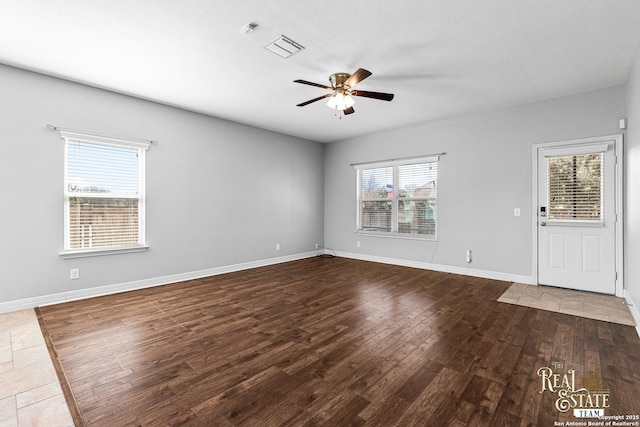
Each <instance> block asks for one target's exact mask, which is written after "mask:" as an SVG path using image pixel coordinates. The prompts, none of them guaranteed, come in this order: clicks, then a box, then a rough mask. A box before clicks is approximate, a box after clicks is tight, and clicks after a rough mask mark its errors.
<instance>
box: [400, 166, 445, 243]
mask: <svg viewBox="0 0 640 427" xmlns="http://www.w3.org/2000/svg"><path fill="white" fill-rule="evenodd" d="M437 177H438V163H437V162H427V163H417V164H407V165H399V166H398V188H399V194H398V232H399V233H405V234H425V235H435V232H436V222H435V219H436V201H437Z"/></svg>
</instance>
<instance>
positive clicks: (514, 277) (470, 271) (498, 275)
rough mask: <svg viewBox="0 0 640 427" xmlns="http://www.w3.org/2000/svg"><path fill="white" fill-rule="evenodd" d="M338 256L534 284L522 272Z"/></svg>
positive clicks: (385, 258)
mask: <svg viewBox="0 0 640 427" xmlns="http://www.w3.org/2000/svg"><path fill="white" fill-rule="evenodd" d="M336 255H337V256H340V257H344V258H352V259H359V260H361V261H372V262H380V263H383V264H393V265H401V266H403V267H414V268H421V269H423V270H434V271H441V272H444V273H453V274H461V275H463V276H473V277H482V278H483V279H493V280H503V281H505V282H517V283H524V284H527V285H531V284H533V277H531V276H524V275H520V274H511V273H503V272H499V271H488V270H478V269H475V268H466V267H456V266H452V265H442V264H432V263H429V262H423V261H411V260H406V259H399V258H388V257H379V256H374V255H363V254H355V253H350V252H337V253H336Z"/></svg>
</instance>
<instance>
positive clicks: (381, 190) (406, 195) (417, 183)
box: [356, 157, 438, 238]
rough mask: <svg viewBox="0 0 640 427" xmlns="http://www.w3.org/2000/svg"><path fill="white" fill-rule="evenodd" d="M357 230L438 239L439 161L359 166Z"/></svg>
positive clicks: (429, 159) (412, 161)
mask: <svg viewBox="0 0 640 427" xmlns="http://www.w3.org/2000/svg"><path fill="white" fill-rule="evenodd" d="M356 169H357V176H358V219H357V231H358V232H363V233H372V234H381V235H395V236H404V237H413V238H435V237H436V207H437V182H438V158H437V157H432V158H423V159H412V160H411V161H409V160H405V161H394V162H389V163H377V164H362V165H357V166H356Z"/></svg>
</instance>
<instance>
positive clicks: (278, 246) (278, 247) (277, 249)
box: [276, 243, 280, 251]
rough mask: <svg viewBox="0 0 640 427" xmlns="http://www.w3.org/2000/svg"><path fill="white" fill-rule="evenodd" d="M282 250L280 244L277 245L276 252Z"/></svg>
mask: <svg viewBox="0 0 640 427" xmlns="http://www.w3.org/2000/svg"><path fill="white" fill-rule="evenodd" d="M279 250H280V243H276V251H279Z"/></svg>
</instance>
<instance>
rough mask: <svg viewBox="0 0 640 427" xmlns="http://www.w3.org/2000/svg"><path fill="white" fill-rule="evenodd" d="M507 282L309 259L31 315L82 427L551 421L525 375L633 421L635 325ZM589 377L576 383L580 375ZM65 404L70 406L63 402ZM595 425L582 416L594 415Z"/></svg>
mask: <svg viewBox="0 0 640 427" xmlns="http://www.w3.org/2000/svg"><path fill="white" fill-rule="evenodd" d="M508 286H509V283H507V282H500V281H494V280H488V279H480V278H473V277H467V276H457V275H453V274H446V273H439V272H433V271H426V270H419V269H412V268H407V267H399V266H392V265H385V264H376V263H370V262H363V261H355V260H349V259H344V258H310V259H305V260H301V261H295V262H289V263H285V264H279V265H274V266H269V267H263V268H257V269H253V270H248V271H242V272H237V273H231V274H224V275H219V276H215V277H210V278H206V279H199V280H193V281H189V282H182V283H176V284H172V285H167V286H162V287H156V288H151V289H145V290H140V291H134V292H127V293H121V294H117V295H111V296H105V297H100V298H93V299H87V300H82V301H77V302H69V303H65V304H59V305H55V306H48V307H42V308H40V309H39V310H38V315H39V316H40V320H41V324H42V325H43V328H44V329H45V330H44V332H45V334H48V338H49V339H50V343H51V345H52V350H53V352H54V354H55V356H57V359H58V361H59V363H60V365H61V366H62V369H63V371H64V375H65V376H66V379H67V381H68V384H69V387H70V390H71V391H72V393H73V398H74V399H75V405H77V412H76V418H77V420H76V421H77V423H78V425H81V423H84V424H85V425H87V426H109V427H114V426H138V425H144V426H155V425H180V426H250V425H251V426H253V425H256V426H279V425H291V426H315V425H318V426H319V425H326V426H351V425H354V426H360V425H367V426H369V425H371V426H374V425H375V426H394V425H398V426H553V425H554V421H567V420H576V418H574V417H573V412H572V411H569V412H566V413H561V412H559V411H558V410H555V409H554V404H555V402H556V400H557V399H558V395H557V390H555V391H554V392H551V391H549V390H546V391H544V392H541V391H542V390H541V386H542V384H543V383H544V382H543V381H542V379H541V377H539V376H538V374H537V372H538V370H539V369H540V368H542V367H550V368H551V369H553V371H554V373H563V374H564V373H566V372H567V371H568V370H570V369H575V371H576V375H575V376H576V378H577V379H579V380H581V379H583V378H585V380H584V381H582V382H581V384H580V387H582V386H583V385H585V386H589V387H591V389H590V390H591V391H594V390H593V388H594V387H596V388H597V391H601V390H602V389H606V390H608V392H609V399H610V408H607V409H606V414H607V415H616V414H620V415H625V414H631V415H633V414H640V398H639V397H638V396H640V339H639V338H638V336H637V334H636V331H635V329H634V328H632V327H630V326H622V325H618V324H613V323H607V322H602V321H596V320H590V319H584V318H579V317H574V316H569V315H564V314H559V313H553V312H548V311H542V310H536V309H532V308H526V307H522V306H516V305H510V304H504V303H498V302H496V299H497V298H498V297H499V296H500V295H501V294H502V293H503V292H504V291H505V290H506V289H507V287H508ZM587 380H588V381H587ZM72 406H73V403H72ZM592 421H593V420H592Z"/></svg>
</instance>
